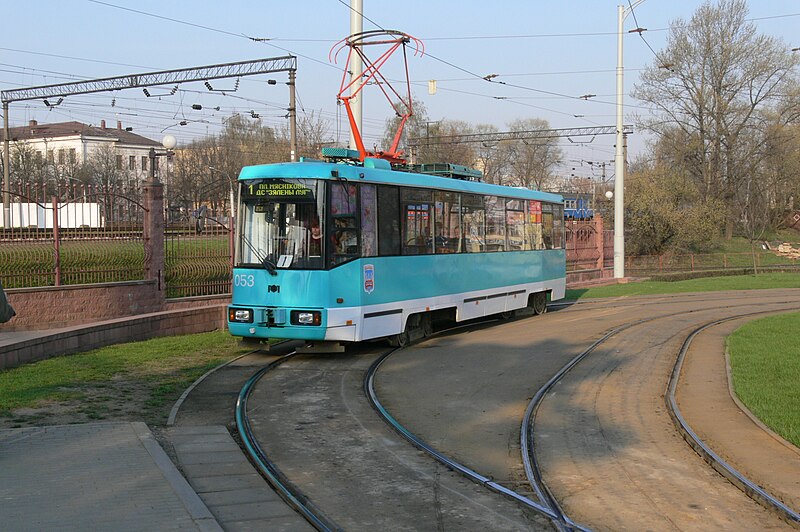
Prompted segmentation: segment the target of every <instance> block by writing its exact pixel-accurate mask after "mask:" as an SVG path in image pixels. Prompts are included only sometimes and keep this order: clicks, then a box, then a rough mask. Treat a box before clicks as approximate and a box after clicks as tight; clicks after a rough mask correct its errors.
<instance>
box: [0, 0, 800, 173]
mask: <svg viewBox="0 0 800 532" xmlns="http://www.w3.org/2000/svg"><path fill="white" fill-rule="evenodd" d="M6 3H7V4H9V5H13V9H6V10H4V16H3V31H2V34H1V35H2V36H1V37H0V57H1V58H2V59H0V90H9V89H12V88H20V87H30V86H36V85H45V84H52V83H65V82H68V81H75V80H79V79H91V78H102V77H109V76H117V75H123V74H132V73H139V72H147V71H152V70H162V69H174V68H187V67H195V66H203V65H211V64H217V63H226V62H235V61H244V60H250V59H260V58H267V57H277V56H281V55H286V54H287V53H291V54H294V55H297V56H298V71H297V94H298V97H299V101H298V111H299V113H306V114H310V113H312V112H313V113H314V115H315V116H321V117H323V118H325V119H327V120H329V121H330V133H331V137H332V138H334V139H336V138H338V139H339V140H340V141H341V142H343V143H346V142H347V138H348V136H349V133H348V132H349V130H348V127H347V119H346V116H345V114H344V110H343V109H340V108H338V107H337V105H336V98H335V97H336V93H337V92H338V90H339V83H340V81H341V69H342V63H341V62H340V63H339V64H338V65H333V64H332V63H330V62H329V60H328V54H329V51H330V49H331V47H332V46H333V45H334V43H335V42H336V41H338V40H340V39H342V38H343V37H345V36H346V35H347V34H348V33H349V24H350V9H349V5H350V2H349V0H342V1H339V0H305V1H303V0H296V1H293V2H277V1H250V2H246V1H237V0H229V1H227V2H219V1H215V2H211V1H206V0H197V1H188V0H177V1H172V2H164V1H160V2H156V1H154V0H136V1H135V2H134V1H130V0H127V1H126V0H102V1H100V0H66V1H65V0H58V1H56V0H39V1H38V2H11V1H10V0H6ZM619 3H620V2H619V1H611V0H558V1H557V0H551V1H543V0H528V1H522V0H508V1H502V0H495V1H493V2H486V1H484V2H478V1H473V0H463V1H458V2H455V1H443V0H438V1H437V0H428V1H423V0H407V1H405V2H390V1H386V0H363V4H364V15H365V16H366V17H367V18H368V19H369V20H366V19H365V20H364V30H372V29H376V26H375V24H377V25H379V26H380V27H382V28H384V29H396V30H401V31H404V32H406V33H408V34H410V35H413V36H414V37H417V38H419V39H420V40H422V42H423V43H424V45H425V52H426V54H425V55H423V56H421V57H413V56H412V57H410V58H409V71H410V77H411V80H412V83H413V91H414V95H415V97H416V98H417V99H418V100H420V101H422V102H423V103H424V105H425V106H426V107H427V110H428V115H429V117H430V120H433V121H435V120H440V119H445V118H446V119H455V120H464V121H467V122H470V123H473V124H477V123H485V124H492V125H495V126H496V127H498V128H499V129H500V130H501V131H504V130H506V124H507V123H509V122H510V121H512V120H515V119H517V118H543V119H546V120H547V121H548V122H549V123H550V126H551V127H553V128H568V127H581V126H593V125H604V126H605V125H613V124H614V123H615V115H614V112H615V108H614V105H613V103H614V99H615V90H616V89H615V80H616V78H615V68H616V60H617V56H616V26H617V5H618V4H619ZM748 3H749V6H750V13H749V16H748V18H750V19H754V22H755V23H756V24H757V26H758V28H759V30H760V31H761V32H762V33H764V34H767V35H771V36H774V37H777V38H781V39H783V40H784V41H785V43H786V45H787V47H788V48H795V47H798V46H800V37H798V32H797V29H798V27H800V24H798V23H800V2H797V0H760V1H757V0H750V1H749V2H748ZM624 5H625V6H626V7H627V6H628V3H627V0H626V1H625V2H624ZM699 5H701V2H699V1H696V0H646V1H645V2H643V3H642V4H641V5H639V6H638V7H636V8H635V10H634V14H635V17H636V19H635V21H634V17H633V16H630V15H629V16H628V17H627V18H626V20H625V31H626V32H627V30H630V29H633V28H635V27H637V25H638V26H639V27H643V28H647V30H648V31H646V32H644V33H643V34H642V35H643V37H644V39H645V40H646V41H647V43H645V41H644V40H643V39H642V38H641V37H639V35H638V34H627V33H626V35H625V46H624V53H625V61H624V64H625V92H626V93H629V92H630V90H631V89H632V87H633V85H634V83H636V81H637V78H638V73H639V70H640V69H642V68H644V67H645V66H646V65H648V64H650V63H652V62H654V56H653V53H652V52H651V51H650V49H649V48H648V47H647V44H649V45H650V46H651V47H652V48H653V49H654V50H656V51H658V50H660V49H661V48H662V47H663V46H664V44H665V41H666V36H667V32H666V31H665V30H666V28H667V27H668V26H669V24H670V22H672V21H674V20H675V19H678V18H683V19H685V20H688V19H690V18H691V16H692V14H693V12H694V11H695V10H696V9H697V7H698V6H699ZM114 6H117V7H114ZM170 19H171V20H170ZM373 22H374V23H375V24H373ZM248 37H255V38H260V39H270V40H268V41H266V42H255V41H253V40H251V39H249V38H248ZM392 72H395V73H396V72H397V71H396V70H394V71H393V70H392V69H390V70H389V74H390V77H392V78H393V79H394V77H395V76H394V75H392ZM489 74H497V75H498V76H497V77H496V78H494V79H495V80H496V81H503V82H505V83H506V84H507V85H505V86H503V85H500V84H499V83H490V82H487V81H484V80H482V79H481V77H482V76H486V75H489ZM268 77H272V78H274V79H276V80H277V81H278V84H277V85H268V84H266V83H265V80H266V79H267V78H268ZM398 77H399V76H398ZM432 79H435V80H437V86H438V91H437V93H436V94H435V95H429V94H428V80H432ZM286 81H287V79H286V75H285V74H278V75H274V76H259V77H256V78H251V79H248V78H243V79H242V81H241V83H240V85H239V88H238V90H237V91H236V92H226V93H225V95H223V94H222V93H221V92H219V91H214V92H208V91H207V89H206V88H205V87H204V86H203V84H202V83H194V84H185V85H181V86H180V87H179V89H180V90H179V91H178V92H177V93H176V94H174V95H172V96H167V95H166V93H167V92H168V89H165V90H162V91H159V90H158V89H151V90H150V92H151V94H154V96H153V97H151V98H147V97H145V96H144V94H143V93H142V92H141V90H128V91H122V92H117V93H115V94H110V93H109V94H99V95H84V96H74V97H70V98H66V99H65V100H64V102H63V103H62V104H61V105H59V106H58V107H54V108H52V110H49V109H48V108H47V107H46V106H45V105H44V103H42V102H41V101H30V102H15V103H12V105H11V110H10V113H9V119H10V123H11V125H12V126H17V125H22V124H25V123H27V121H28V120H31V119H36V120H38V121H39V122H41V123H46V122H62V121H69V120H77V121H80V122H85V123H90V124H99V122H100V120H101V119H104V120H106V122H107V123H108V124H116V121H117V120H121V121H122V122H123V124H124V126H131V127H133V128H134V131H135V132H137V133H139V134H142V135H144V136H147V137H150V138H153V139H156V140H158V139H160V138H161V136H163V135H164V134H165V133H172V134H173V135H175V136H176V137H177V138H178V141H179V143H186V142H188V141H190V140H192V139H193V138H197V137H199V136H203V135H205V134H207V133H214V132H216V131H218V130H219V127H220V124H221V121H222V119H223V118H224V117H227V116H230V115H231V114H232V113H243V114H245V115H248V116H249V114H250V111H251V110H252V111H254V112H256V113H258V114H259V115H260V116H261V120H262V122H263V123H265V124H268V125H272V126H277V127H280V126H282V125H285V124H286V123H287V120H286V118H284V116H285V114H286V108H287V107H288V89H287V87H286V85H285V82H286ZM213 85H214V87H215V88H220V89H227V90H232V89H233V88H234V86H235V81H234V80H219V81H216V82H214V83H213ZM508 85H515V86H516V87H509V86H508ZM372 89H373V91H372V92H368V93H367V94H366V96H365V104H364V137H365V141H366V143H367V145H371V144H372V143H373V142H375V141H377V140H378V139H379V138H380V137H381V136H382V133H383V130H384V123H385V120H386V119H387V118H388V117H389V116H391V112H390V109H389V107H388V104H386V103H385V101H384V100H383V97H382V96H380V95H379V94H378V93H377V92H376V91H375V87H372ZM159 93H160V94H164V96H161V97H158V96H155V94H159ZM585 94H594V95H596V96H595V97H593V98H590V99H589V100H581V99H579V98H578V97H579V96H582V95H585ZM51 103H52V102H51ZM112 104H113V105H112ZM192 104H201V105H202V106H203V108H204V109H203V110H202V111H196V110H192V108H191V107H192ZM625 104H626V115H630V113H631V112H633V111H637V109H636V108H635V106H636V105H637V104H638V102H636V101H635V100H632V99H631V98H630V97H628V96H626V99H625ZM217 106H219V107H220V110H219V111H216V110H214V109H213V108H214V107H217ZM638 111H639V112H642V110H641V109H638ZM181 120H186V121H187V122H188V125H186V126H179V125H178V123H179V122H180V121H181ZM625 122H626V123H631V119H630V117H626V120H625ZM574 140H575V141H578V142H570V141H569V139H562V140H561V142H559V144H560V145H561V147H562V148H563V149H564V153H565V157H564V167H565V171H570V170H571V168H569V167H574V168H576V170H575V173H576V174H578V175H590V172H591V169H590V167H589V166H588V165H587V164H585V162H586V161H594V162H599V161H603V160H607V161H611V160H612V159H613V156H614V149H613V144H614V136H613V135H609V136H606V137H597V138H595V139H594V140H593V141H592V142H591V143H587V142H585V141H588V140H589V139H574ZM581 140H583V141H584V142H580V141H581ZM644 140H645V136H644V135H637V134H636V133H635V134H634V136H633V137H632V138H631V139H630V146H631V152H632V154H633V155H635V154H636V152H637V151H639V150H641V147H642V146H643V143H644ZM582 161H583V163H582Z"/></svg>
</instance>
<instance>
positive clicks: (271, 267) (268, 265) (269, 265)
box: [241, 235, 278, 275]
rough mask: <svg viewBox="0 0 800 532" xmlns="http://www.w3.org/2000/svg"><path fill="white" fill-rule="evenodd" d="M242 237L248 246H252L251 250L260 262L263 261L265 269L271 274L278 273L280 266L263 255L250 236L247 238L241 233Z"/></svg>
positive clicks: (262, 264)
mask: <svg viewBox="0 0 800 532" xmlns="http://www.w3.org/2000/svg"><path fill="white" fill-rule="evenodd" d="M241 237H242V241H243V242H244V243H245V244H247V247H248V248H250V251H251V252H252V253H253V255H255V256H256V258H257V259H258V262H260V263H261V266H263V267H264V269H265V270H267V271H268V272H269V274H270V275H278V271H277V270H278V266H277V265H276V264H275V263H274V262H272V261H271V260H269V258H268V257H264V256H262V255H261V253H260V252H259V251H258V249H256V247H255V246H254V245H253V243H252V242H250V239H249V238H247V237H246V236H244V235H241Z"/></svg>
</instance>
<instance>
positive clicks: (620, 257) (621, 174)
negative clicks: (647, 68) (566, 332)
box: [614, 0, 644, 279]
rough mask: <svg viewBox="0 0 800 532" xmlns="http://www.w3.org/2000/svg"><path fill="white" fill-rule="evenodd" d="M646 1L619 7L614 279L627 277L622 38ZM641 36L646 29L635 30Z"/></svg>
mask: <svg viewBox="0 0 800 532" xmlns="http://www.w3.org/2000/svg"><path fill="white" fill-rule="evenodd" d="M642 2H644V0H636V1H635V2H633V3H629V4H628V5H629V8H628V9H626V8H625V6H623V5H619V6H617V147H616V152H615V154H614V173H615V179H614V278H616V279H621V278H623V277H625V220H624V209H625V203H624V196H625V153H624V151H623V143H624V142H625V136H624V134H623V133H622V127H623V124H622V94H623V91H624V86H623V83H622V82H623V66H622V36H623V22H624V21H625V17H627V16H628V15H629V14H631V13H632V12H633V10H634V9H635V8H636V7H637V6H639V5H640V4H641V3H642ZM634 31H636V32H638V33H640V34H641V31H644V28H637V29H636V30H634Z"/></svg>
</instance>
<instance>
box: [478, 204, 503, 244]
mask: <svg viewBox="0 0 800 532" xmlns="http://www.w3.org/2000/svg"><path fill="white" fill-rule="evenodd" d="M483 204H484V207H485V209H486V237H485V247H484V251H487V252H497V251H505V250H506V238H507V235H506V201H505V198H501V197H499V196H484V197H483Z"/></svg>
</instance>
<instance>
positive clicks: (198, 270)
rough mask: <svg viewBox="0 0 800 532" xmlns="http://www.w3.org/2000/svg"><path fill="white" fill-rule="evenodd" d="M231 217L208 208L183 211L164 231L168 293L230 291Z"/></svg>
mask: <svg viewBox="0 0 800 532" xmlns="http://www.w3.org/2000/svg"><path fill="white" fill-rule="evenodd" d="M232 227H233V220H232V219H231V218H229V217H227V216H225V215H222V214H218V213H217V212H215V211H214V210H211V209H202V210H201V209H198V210H197V211H195V212H194V213H192V214H190V213H184V215H183V216H182V217H180V218H178V219H177V220H175V221H173V222H172V223H170V224H169V225H168V226H167V228H166V233H165V235H164V244H165V263H166V264H165V282H166V285H167V297H168V298H175V297H191V296H207V295H217V294H228V293H230V292H231V269H232V257H233V232H232Z"/></svg>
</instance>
